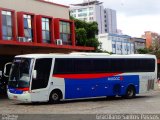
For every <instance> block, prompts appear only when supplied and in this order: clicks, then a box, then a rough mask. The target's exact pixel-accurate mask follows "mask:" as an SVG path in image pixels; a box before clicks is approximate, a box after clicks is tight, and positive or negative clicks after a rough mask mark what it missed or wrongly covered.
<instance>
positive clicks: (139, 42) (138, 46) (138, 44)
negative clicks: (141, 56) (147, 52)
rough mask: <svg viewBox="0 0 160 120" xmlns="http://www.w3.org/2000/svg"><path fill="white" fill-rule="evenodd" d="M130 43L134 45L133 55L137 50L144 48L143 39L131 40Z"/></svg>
mask: <svg viewBox="0 0 160 120" xmlns="http://www.w3.org/2000/svg"><path fill="white" fill-rule="evenodd" d="M131 41H132V42H133V43H134V47H135V48H134V50H135V51H134V53H138V49H144V48H145V47H146V39H143V38H136V37H134V38H131Z"/></svg>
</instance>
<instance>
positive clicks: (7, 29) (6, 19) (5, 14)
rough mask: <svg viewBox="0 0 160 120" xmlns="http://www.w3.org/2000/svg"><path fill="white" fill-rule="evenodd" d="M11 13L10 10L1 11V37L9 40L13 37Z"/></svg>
mask: <svg viewBox="0 0 160 120" xmlns="http://www.w3.org/2000/svg"><path fill="white" fill-rule="evenodd" d="M12 29H13V23H12V13H11V12H10V11H2V39H3V40H11V39H12V38H13V33H12Z"/></svg>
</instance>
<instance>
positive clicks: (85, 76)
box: [53, 73, 121, 79]
mask: <svg viewBox="0 0 160 120" xmlns="http://www.w3.org/2000/svg"><path fill="white" fill-rule="evenodd" d="M118 74H121V73H96V74H54V75H53V77H58V78H69V79H88V78H102V77H111V76H115V75H118Z"/></svg>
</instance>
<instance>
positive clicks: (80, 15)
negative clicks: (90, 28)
mask: <svg viewBox="0 0 160 120" xmlns="http://www.w3.org/2000/svg"><path fill="white" fill-rule="evenodd" d="M86 16H87V13H80V14H78V17H86Z"/></svg>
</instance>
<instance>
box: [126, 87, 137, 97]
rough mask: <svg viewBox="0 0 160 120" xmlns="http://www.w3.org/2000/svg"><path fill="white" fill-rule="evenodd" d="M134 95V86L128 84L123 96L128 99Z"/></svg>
mask: <svg viewBox="0 0 160 120" xmlns="http://www.w3.org/2000/svg"><path fill="white" fill-rule="evenodd" d="M135 95H136V91H135V87H134V86H132V85H131V86H129V87H128V88H127V90H126V95H125V98H127V99H130V98H134V97H135Z"/></svg>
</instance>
